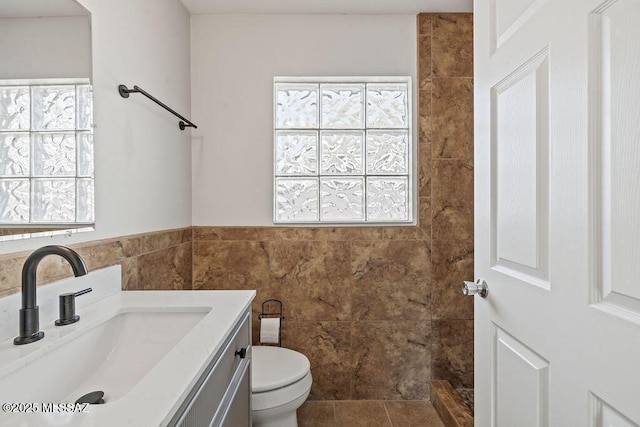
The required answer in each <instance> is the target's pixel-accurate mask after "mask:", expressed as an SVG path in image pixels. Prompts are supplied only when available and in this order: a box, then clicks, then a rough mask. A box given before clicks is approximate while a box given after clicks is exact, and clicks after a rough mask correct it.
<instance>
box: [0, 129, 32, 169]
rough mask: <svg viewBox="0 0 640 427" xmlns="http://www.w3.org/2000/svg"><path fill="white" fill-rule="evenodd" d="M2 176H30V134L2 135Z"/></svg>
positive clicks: (0, 154)
mask: <svg viewBox="0 0 640 427" xmlns="http://www.w3.org/2000/svg"><path fill="white" fill-rule="evenodd" d="M0 176H29V134H28V133H0Z"/></svg>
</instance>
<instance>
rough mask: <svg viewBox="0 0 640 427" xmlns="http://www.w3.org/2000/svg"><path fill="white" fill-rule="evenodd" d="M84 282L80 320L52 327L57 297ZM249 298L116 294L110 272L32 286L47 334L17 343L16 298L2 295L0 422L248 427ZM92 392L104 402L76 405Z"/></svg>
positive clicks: (116, 278) (115, 275)
mask: <svg viewBox="0 0 640 427" xmlns="http://www.w3.org/2000/svg"><path fill="white" fill-rule="evenodd" d="M89 285H90V286H91V287H92V288H93V289H94V291H93V292H91V293H88V294H87V295H83V296H81V297H80V298H78V302H77V307H76V310H77V314H78V315H79V316H80V321H78V322H76V323H73V324H71V325H66V326H54V321H55V319H56V318H57V315H58V312H57V308H58V307H57V296H58V295H60V294H62V293H65V292H74V291H78V290H81V289H84V288H86V287H88V286H89ZM254 296H255V292H254V291H124V292H123V291H121V290H120V268H119V267H109V268H107V269H104V270H99V271H96V272H93V273H90V274H88V275H86V276H83V277H80V278H74V279H67V280H64V281H60V282H58V283H54V284H50V285H47V286H44V287H41V288H39V289H38V305H39V306H40V329H41V330H42V332H44V338H43V339H41V340H39V341H37V342H33V343H30V344H25V345H19V346H16V345H14V344H13V335H15V332H16V331H17V318H18V309H19V308H20V295H19V294H16V295H11V296H9V297H5V298H2V299H0V325H2V326H1V327H0V339H1V340H2V341H1V342H0V403H2V404H5V406H3V411H1V412H0V425H21V426H38V427H41V426H114V425H117V426H136V427H138V426H184V427H191V426H202V425H215V426H233V427H239V426H245V425H247V426H249V425H250V423H251V378H250V373H251V369H250V366H251V345H250V343H251V314H250V313H251V301H252V300H253V298H254ZM95 391H103V392H104V404H91V405H73V403H74V402H75V401H76V399H78V398H79V397H81V396H84V395H86V394H88V393H91V392H95ZM63 403H66V404H67V405H60V404H63ZM6 404H8V405H6Z"/></svg>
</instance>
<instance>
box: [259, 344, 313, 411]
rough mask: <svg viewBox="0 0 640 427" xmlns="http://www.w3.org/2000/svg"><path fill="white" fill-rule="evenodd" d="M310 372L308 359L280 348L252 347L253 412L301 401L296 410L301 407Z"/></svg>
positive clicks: (306, 394) (309, 379)
mask: <svg viewBox="0 0 640 427" xmlns="http://www.w3.org/2000/svg"><path fill="white" fill-rule="evenodd" d="M310 368H311V364H310V363H309V359H307V357H306V356H305V355H303V354H300V353H298V352H296V351H293V350H289V349H286V348H281V347H268V346H253V347H252V350H251V407H252V410H253V411H268V410H271V409H275V408H277V407H280V406H283V405H287V404H290V403H294V402H295V401H297V400H301V401H300V402H299V403H297V406H299V405H301V404H302V402H304V400H305V399H306V398H307V396H308V395H309V391H310V390H311V383H312V377H311V370H310ZM297 406H296V408H297ZM294 411H295V409H294Z"/></svg>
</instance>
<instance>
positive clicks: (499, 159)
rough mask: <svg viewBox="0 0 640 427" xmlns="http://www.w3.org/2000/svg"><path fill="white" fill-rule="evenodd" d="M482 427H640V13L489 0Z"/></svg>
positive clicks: (482, 18)
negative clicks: (486, 286)
mask: <svg viewBox="0 0 640 427" xmlns="http://www.w3.org/2000/svg"><path fill="white" fill-rule="evenodd" d="M474 13H475V206H476V207H475V233H476V234H475V248H476V256H475V268H476V272H475V275H476V279H478V278H482V279H484V280H486V282H487V284H488V287H489V294H488V297H487V298H486V299H483V298H481V297H480V296H478V295H476V296H475V297H474V298H475V328H476V329H475V346H476V347H475V348H476V351H475V387H476V389H475V390H476V392H475V417H476V426H479V427H485V426H500V427H526V426H557V427H574V426H575V427H583V426H584V427H588V426H594V427H599V426H607V427H628V426H638V425H640V0H595V1H593V0H475V10H474Z"/></svg>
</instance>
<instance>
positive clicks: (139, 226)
mask: <svg viewBox="0 0 640 427" xmlns="http://www.w3.org/2000/svg"><path fill="white" fill-rule="evenodd" d="M80 3H81V4H82V5H83V6H84V7H86V8H87V9H88V10H89V12H91V15H92V52H93V89H94V107H95V123H96V125H97V128H96V129H95V178H96V230H95V231H93V232H87V233H78V234H76V235H73V236H71V237H62V236H56V237H51V238H36V239H29V240H23V241H12V242H0V253H10V252H16V251H20V250H28V249H29V250H30V249H33V248H36V247H39V246H42V245H44V244H52V243H55V244H72V243H77V242H82V241H89V240H97V239H103V238H109V237H116V236H121V235H127V234H133V233H141V232H147V231H155V230H163V229H169V228H177V227H185V226H189V225H191V137H190V132H189V130H186V131H180V130H179V129H178V120H177V119H176V118H174V117H173V116H172V115H170V114H169V113H168V112H166V111H164V110H162V109H161V108H160V107H158V106H157V105H155V104H153V103H152V102H151V101H149V100H147V99H146V98H144V97H143V96H142V95H139V94H138V95H132V96H131V97H130V98H129V99H123V98H121V97H120V95H119V94H118V91H117V87H118V85H119V84H126V85H127V86H129V87H131V86H133V85H134V84H136V85H139V86H141V87H142V88H143V89H145V90H147V91H148V92H150V93H151V94H153V95H155V96H156V97H157V98H159V99H160V100H162V101H164V102H166V103H167V104H168V105H170V106H171V107H173V108H174V109H176V110H177V111H178V112H180V113H182V114H183V115H185V116H186V117H189V116H190V111H189V110H190V90H191V89H190V87H191V86H190V72H189V67H190V53H189V15H188V13H187V12H186V10H185V9H184V7H183V6H182V4H181V3H180V2H179V1H178V0H136V1H128V0H108V1H105V0H80ZM0 7H1V6H0Z"/></svg>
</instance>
